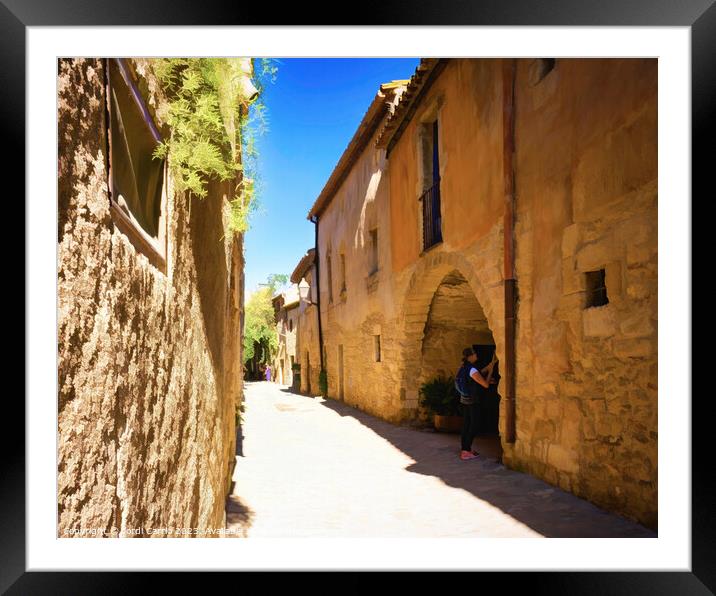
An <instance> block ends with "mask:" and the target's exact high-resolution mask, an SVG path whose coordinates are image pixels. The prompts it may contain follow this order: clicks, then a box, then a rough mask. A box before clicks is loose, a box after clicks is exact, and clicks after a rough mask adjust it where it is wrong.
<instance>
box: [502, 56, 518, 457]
mask: <svg viewBox="0 0 716 596" xmlns="http://www.w3.org/2000/svg"><path fill="white" fill-rule="evenodd" d="M516 71H517V60H515V59H511V60H504V61H503V63H502V98H503V103H502V131H503V133H502V134H503V142H502V147H503V168H504V169H503V176H504V192H505V218H504V230H505V234H504V236H505V271H504V277H505V368H504V373H505V434H506V436H505V440H506V442H507V443H514V442H515V311H516V302H517V293H516V287H515V285H516V280H515V249H514V226H515V165H514V154H515V75H516Z"/></svg>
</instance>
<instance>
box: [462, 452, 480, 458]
mask: <svg viewBox="0 0 716 596" xmlns="http://www.w3.org/2000/svg"><path fill="white" fill-rule="evenodd" d="M476 457H477V455H476V454H475V453H474V452H472V451H461V452H460V459H462V460H468V459H475V458H476Z"/></svg>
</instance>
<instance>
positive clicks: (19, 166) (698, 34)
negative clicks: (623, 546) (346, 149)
mask: <svg viewBox="0 0 716 596" xmlns="http://www.w3.org/2000/svg"><path fill="white" fill-rule="evenodd" d="M713 2H714V0H683V1H680V2H674V1H672V0H588V1H579V2H576V1H573V0H553V1H548V2H547V1H543V2H536V1H534V0H509V1H508V0H483V1H482V2H472V3H470V4H467V3H466V2H459V1H447V0H420V1H416V2H412V3H406V2H400V1H398V0H390V1H388V0H384V1H383V2H380V3H370V4H366V5H365V6H364V7H363V9H362V10H356V11H354V12H353V14H352V16H353V17H355V19H356V20H357V21H358V22H357V23H353V24H358V25H480V26H516V25H525V26H526V25H530V26H540V25H544V26H547V25H549V26H683V27H690V28H691V44H692V45H691V52H692V53H691V56H692V64H691V75H692V77H691V81H692V186H693V188H699V187H701V188H704V189H705V180H706V172H707V171H708V170H707V168H708V167H709V166H710V167H711V168H713V166H712V164H711V161H712V159H710V158H711V156H712V155H713V150H712V149H711V151H708V150H707V148H710V147H712V145H713V138H714V134H713V133H714V130H713V125H711V124H710V123H709V121H708V120H709V119H708V116H709V115H710V113H711V112H712V111H713V107H714V106H716V6H714V5H713ZM342 9H343V7H342V5H341V4H340V3H336V4H333V5H331V6H330V7H325V6H321V5H320V4H310V5H308V4H306V3H289V4H283V5H282V8H281V9H280V10H277V11H274V12H273V13H270V11H269V10H266V7H265V6H263V5H262V4H260V3H252V4H245V5H244V4H241V3H231V4H229V3H223V2H216V1H215V0H203V1H202V2H189V1H188V0H158V1H154V2H151V3H149V2H146V1H145V2H140V1H138V0H124V1H123V2H121V3H109V2H101V0H94V1H88V0H54V1H53V0H32V1H30V0H0V62H1V63H2V67H1V68H0V73H1V78H0V80H1V81H2V87H3V88H2V92H1V93H0V121H1V122H2V129H1V130H2V134H0V138H3V139H4V140H5V142H6V145H7V146H12V147H13V148H14V150H13V151H11V152H9V153H8V154H7V155H6V156H5V157H4V161H5V168H4V169H5V171H6V172H21V171H24V169H25V168H24V167H25V150H24V149H25V134H24V132H25V129H24V123H25V114H26V112H25V101H26V91H25V64H26V55H25V54H26V46H25V40H26V28H27V27H29V26H70V25H71V26H102V25H114V26H121V25H135V26H136V25H150V26H160V25H263V24H268V23H266V21H267V20H268V19H271V20H273V21H274V22H273V23H272V24H275V25H281V24H293V25H298V24H306V25H309V24H310V25H316V24H320V23H324V24H327V25H335V24H336V23H338V21H339V19H340V18H341V16H339V11H342ZM276 20H279V22H276ZM48 134H52V133H51V132H49V131H48ZM699 147H700V148H702V150H701V151H699V150H697V148H699ZM17 180H18V181H19V182H20V185H19V188H18V191H19V192H18V193H17V194H16V195H15V196H17V197H19V196H24V192H25V187H24V177H22V176H17ZM711 192H712V191H711ZM19 193H22V195H21V194H19ZM687 200H688V204H687V203H686V201H685V208H686V206H687V205H688V208H689V209H690V208H691V204H692V203H691V197H688V198H687ZM25 224H26V225H29V223H28V222H25ZM684 265H686V264H684ZM689 265H690V264H689ZM25 274H26V275H27V271H26V272H25ZM689 290H690V288H689ZM25 298H26V299H27V297H25ZM31 316H32V313H31V312H27V310H26V309H25V318H26V320H27V317H31ZM688 349H689V350H690V349H691V346H688ZM684 387H685V388H686V387H688V390H689V394H688V397H689V398H691V378H689V379H687V380H685V382H684ZM12 397H13V396H12V395H10V394H8V396H7V398H6V408H10V407H15V408H17V409H18V410H20V409H21V408H22V405H21V404H20V403H19V400H17V399H11V398H12ZM679 397H681V396H679ZM707 397H708V396H707V395H706V394H703V395H702V398H701V399H700V400H698V399H697V400H692V456H693V461H692V519H693V520H694V522H693V523H692V528H691V530H692V552H691V554H692V571H691V573H689V572H668V571H662V572H605V573H600V572H538V573H532V572H530V573H526V572H525V573H503V574H499V576H497V574H494V573H489V575H491V576H493V577H491V578H489V579H496V580H497V581H498V582H499V585H500V588H499V589H500V590H501V591H505V590H507V592H508V593H509V592H512V591H513V590H515V589H519V587H521V586H522V585H524V586H525V587H526V588H527V589H528V590H529V592H528V593H530V594H547V593H549V594H554V593H565V594H629V596H637V595H641V594H645V595H646V594H649V595H650V596H653V595H659V594H697V595H698V594H713V593H716V533H715V532H714V528H715V526H716V507H715V505H716V494H715V491H714V484H715V482H714V478H713V473H712V470H713V464H712V462H711V461H710V457H709V455H710V453H711V449H710V445H709V443H708V442H709V439H710V437H711V435H712V432H709V431H708V430H707V429H706V424H707V421H709V420H710V418H709V416H708V415H706V413H705V410H706V403H708V399H707ZM8 402H15V403H14V404H12V403H8ZM24 416H25V411H24V408H22V409H21V411H16V412H15V413H14V414H13V413H11V412H8V410H7V409H6V410H5V420H6V421H10V420H14V421H15V424H14V425H13V426H15V427H20V425H19V424H18V423H17V421H19V420H21V419H22V420H24ZM6 426H9V424H7V423H6ZM24 428H25V426H24V424H23V425H22V426H21V429H20V436H19V437H18V436H17V434H16V433H13V437H12V438H10V435H9V433H2V434H3V441H4V442H5V445H4V450H3V458H2V467H3V471H2V475H1V476H0V486H1V489H2V492H1V494H2V501H1V502H2V507H1V508H0V544H1V546H0V548H1V551H0V591H2V592H3V593H8V594H46V593H51V594H83V593H92V594H94V593H114V592H122V593H129V592H139V593H143V592H145V591H147V589H148V586H149V584H148V579H149V578H148V577H147V575H148V574H147V573H132V572H111V573H102V572H92V573H90V572H26V571H25V547H26V540H25V529H26V527H25V514H26V510H25V486H26V483H25V441H24V440H23V438H24ZM77 565H78V567H81V566H82V562H81V561H78V562H77ZM354 574H355V578H353V579H351V581H349V582H347V583H346V581H345V579H336V581H335V586H336V588H341V589H342V591H343V590H347V589H350V590H352V591H357V590H360V588H361V584H364V587H368V585H370V584H373V583H374V578H372V577H371V575H372V574H363V573H358V572H354ZM151 575H154V574H151ZM218 575H223V574H218V573H215V574H213V576H212V578H211V580H210V581H211V583H212V584H214V582H218V581H221V578H219V577H217V576H218ZM282 575H283V574H281V575H273V576H271V577H270V578H266V577H263V578H261V580H260V581H261V582H262V586H261V589H262V590H265V589H266V586H267V585H270V584H271V583H273V581H271V580H274V581H275V580H278V581H280V582H284V581H286V580H287V578H286V577H285V576H283V577H282ZM274 578H275V579H274ZM406 579H407V578H405V577H403V578H402V579H401V580H400V586H401V589H402V590H403V591H404V590H405V588H406V587H408V584H407V583H406ZM487 579H488V578H487V577H484V578H483V576H481V577H480V578H479V579H477V580H472V579H471V580H469V581H475V582H476V583H475V588H474V589H475V590H480V589H484V587H485V586H486V585H487V584H486V581H485V580H487ZM418 580H419V581H421V584H422V583H424V580H420V578H418ZM161 581H162V586H163V589H170V584H171V583H173V582H174V581H177V582H179V581H180V582H181V586H182V587H183V589H184V591H187V590H190V589H192V588H193V587H196V588H197V589H202V590H204V589H206V583H205V582H206V580H205V579H203V578H201V577H193V576H192V577H189V576H187V575H186V574H181V575H180V574H179V573H162V574H161ZM290 581H291V582H292V587H293V589H294V590H299V589H301V588H302V587H303V586H302V584H303V585H305V586H306V587H307V588H308V589H311V585H312V583H313V582H314V580H313V579H312V578H309V577H306V576H304V577H300V576H298V577H292V578H291V580H290ZM381 583H383V584H384V585H385V580H384V579H381ZM386 587H387V586H386ZM214 589H216V588H214ZM240 589H244V590H245V589H247V588H246V584H245V583H244V582H243V580H242V584H241V586H240ZM249 589H250V588H249ZM361 591H362V590H361Z"/></svg>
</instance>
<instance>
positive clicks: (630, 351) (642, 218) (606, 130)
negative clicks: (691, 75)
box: [506, 60, 657, 528]
mask: <svg viewBox="0 0 716 596" xmlns="http://www.w3.org/2000/svg"><path fill="white" fill-rule="evenodd" d="M533 67H534V65H533V64H532V63H531V61H521V62H520V64H519V66H518V76H517V89H516V100H515V102H516V113H517V124H516V137H517V153H516V186H517V196H518V199H517V228H516V253H517V278H518V292H519V296H520V301H519V307H518V339H517V375H518V376H517V401H516V406H517V416H516V417H517V442H516V444H515V445H514V448H512V447H511V446H508V447H507V452H506V461H507V462H508V463H509V464H510V465H512V466H514V467H518V468H522V469H525V470H527V471H530V472H531V473H533V474H536V475H538V476H540V477H542V478H544V479H546V480H547V481H549V482H551V483H553V484H558V485H559V486H561V487H562V488H564V489H566V490H570V491H572V492H574V493H575V494H577V495H579V496H583V497H586V498H589V499H590V500H592V501H593V502H595V503H597V504H598V505H601V506H603V507H605V508H607V509H611V510H615V511H620V512H622V513H624V514H626V515H628V516H630V517H632V518H634V519H637V520H638V521H640V522H642V523H644V524H646V525H648V526H650V527H653V528H655V527H656V524H657V186H656V182H657V154H656V151H657V63H656V60H557V62H556V66H555V68H554V70H553V71H551V72H550V73H549V74H548V75H547V76H546V77H545V78H544V79H543V80H541V81H540V82H538V83H535V80H534V79H533V78H531V76H530V75H531V73H530V69H532V68H533ZM599 270H604V271H605V276H606V290H607V295H608V300H609V302H608V304H606V305H604V306H598V307H591V308H587V306H588V300H589V297H588V286H587V277H586V274H587V273H588V272H592V271H599Z"/></svg>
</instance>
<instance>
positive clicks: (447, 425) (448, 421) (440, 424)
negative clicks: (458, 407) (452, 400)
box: [433, 414, 462, 433]
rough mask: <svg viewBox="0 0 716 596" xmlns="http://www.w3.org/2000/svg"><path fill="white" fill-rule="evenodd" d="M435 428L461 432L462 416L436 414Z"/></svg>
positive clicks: (443, 431) (440, 430)
mask: <svg viewBox="0 0 716 596" xmlns="http://www.w3.org/2000/svg"><path fill="white" fill-rule="evenodd" d="M433 420H434V422H433V423H434V425H435V430H436V431H438V432H442V433H459V432H461V431H462V416H441V415H439V414H435V417H434V419H433Z"/></svg>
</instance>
